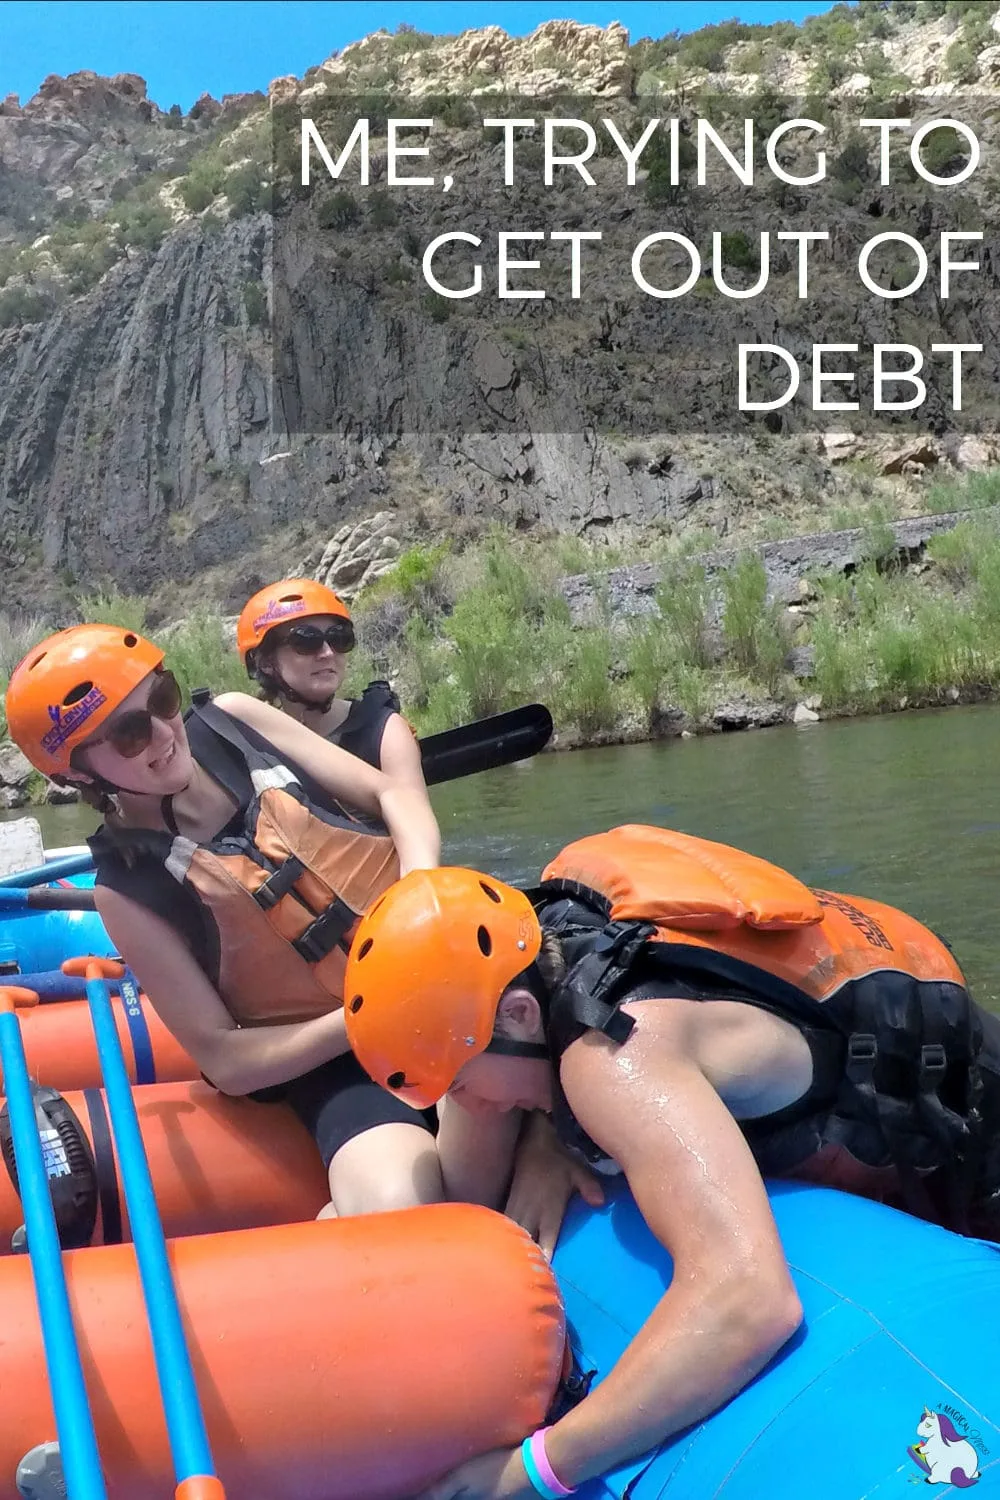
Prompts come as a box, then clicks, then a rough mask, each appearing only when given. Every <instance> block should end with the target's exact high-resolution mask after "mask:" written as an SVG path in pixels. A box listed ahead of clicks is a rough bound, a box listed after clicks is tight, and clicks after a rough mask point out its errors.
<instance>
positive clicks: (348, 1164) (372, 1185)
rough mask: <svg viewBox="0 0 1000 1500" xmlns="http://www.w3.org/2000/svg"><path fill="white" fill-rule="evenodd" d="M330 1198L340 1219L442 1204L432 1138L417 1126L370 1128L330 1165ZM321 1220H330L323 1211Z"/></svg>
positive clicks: (398, 1124) (442, 1195)
mask: <svg viewBox="0 0 1000 1500" xmlns="http://www.w3.org/2000/svg"><path fill="white" fill-rule="evenodd" d="M330 1197H331V1199H332V1205H331V1206H332V1208H333V1211H334V1213H335V1214H336V1215H337V1216H338V1217H340V1218H347V1217H348V1216H349V1215H352V1214H372V1213H385V1212H388V1211H389V1210H391V1209H394V1208H415V1207H416V1206H417V1205H418V1204H421V1203H441V1202H443V1200H444V1186H443V1184H442V1181H441V1164H440V1162H439V1161H438V1154H437V1147H436V1145H435V1143H434V1137H433V1136H432V1135H431V1134H430V1133H429V1132H428V1131H426V1130H423V1129H422V1128H421V1127H420V1126H419V1125H403V1124H401V1123H392V1124H387V1125H375V1126H373V1127H372V1129H371V1130H366V1131H364V1132H363V1133H362V1134H361V1135H356V1136H355V1137H354V1138H353V1140H350V1141H347V1142H346V1144H345V1145H343V1146H341V1148H340V1150H339V1151H338V1152H337V1154H336V1156H335V1157H334V1158H333V1160H332V1161H331V1163H330ZM322 1216H324V1217H327V1218H329V1217H331V1215H330V1214H329V1212H328V1211H327V1210H326V1209H324V1210H323V1214H322Z"/></svg>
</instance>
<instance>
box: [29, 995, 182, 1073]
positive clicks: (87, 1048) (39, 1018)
mask: <svg viewBox="0 0 1000 1500" xmlns="http://www.w3.org/2000/svg"><path fill="white" fill-rule="evenodd" d="M111 1005H112V1009H113V1011H114V1016H115V1024H116V1026H117V1029H118V1038H119V1040H120V1042H121V1044H122V1051H123V1053H124V1054H125V1066H126V1068H127V1069H128V1075H129V1078H130V1079H131V1081H132V1082H133V1083H143V1084H145V1083H178V1082H181V1081H182V1080H184V1079H190V1078H198V1077H199V1074H200V1070H199V1069H198V1067H197V1066H196V1065H195V1063H194V1062H192V1060H191V1058H190V1057H189V1056H188V1055H187V1053H186V1052H185V1051H184V1048H183V1047H182V1046H181V1045H180V1043H179V1042H177V1041H175V1040H174V1038H173V1036H171V1034H170V1032H169V1031H168V1030H167V1028H166V1027H165V1026H164V1024H163V1022H162V1021H161V1020H160V1018H159V1016H158V1015H157V1014H156V1011H155V1010H154V1009H153V1007H152V1005H151V1004H150V1003H149V1001H148V1000H147V999H146V996H145V995H141V994H139V993H138V991H137V990H133V989H132V987H131V986H130V987H129V994H128V996H127V997H125V998H122V997H120V996H118V995H114V996H112V1000H111ZM18 1016H19V1018H20V1021H21V1036H22V1037H23V1039H24V1051H25V1055H26V1057H27V1060H28V1072H29V1073H30V1074H31V1076H32V1078H34V1079H35V1080H36V1082H38V1083H42V1084H46V1085H47V1086H48V1087H49V1088H54V1089H60V1090H63V1089H89V1088H100V1085H101V1065H100V1062H99V1060H98V1056H97V1043H96V1041H95V1040H94V1028H93V1025H92V1024H91V1020H90V1007H89V1005H88V1004H87V1002H86V1000H53V1001H48V1002H46V1003H45V1004H44V1005H34V1006H31V1007H28V1008H25V1009H21V1008H20V1007H18Z"/></svg>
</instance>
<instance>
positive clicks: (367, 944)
mask: <svg viewBox="0 0 1000 1500" xmlns="http://www.w3.org/2000/svg"><path fill="white" fill-rule="evenodd" d="M372 941H373V940H372V939H371V938H365V940H364V942H363V943H362V944H361V947H360V948H359V949H358V961H359V962H360V961H361V959H363V958H366V957H367V955H368V954H369V953H370V952H371V951H372Z"/></svg>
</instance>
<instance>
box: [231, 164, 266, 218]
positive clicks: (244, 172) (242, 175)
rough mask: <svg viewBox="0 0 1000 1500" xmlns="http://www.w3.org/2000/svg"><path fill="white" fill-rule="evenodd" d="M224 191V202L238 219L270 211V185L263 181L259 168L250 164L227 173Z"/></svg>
mask: <svg viewBox="0 0 1000 1500" xmlns="http://www.w3.org/2000/svg"><path fill="white" fill-rule="evenodd" d="M225 191H226V201H227V203H228V204H229V207H230V209H231V210H232V213H233V215H234V216H235V217H236V218H238V219H242V218H244V217H245V216H246V215H247V214H255V213H261V212H263V213H268V212H270V210H271V206H272V201H271V199H272V195H271V185H270V183H269V182H267V181H265V179H264V175H263V171H262V169H261V167H259V166H255V165H254V164H253V163H252V162H247V163H246V164H245V165H244V166H242V167H237V168H236V169H235V170H234V171H232V172H230V173H229V176H228V177H227V178H226V187H225Z"/></svg>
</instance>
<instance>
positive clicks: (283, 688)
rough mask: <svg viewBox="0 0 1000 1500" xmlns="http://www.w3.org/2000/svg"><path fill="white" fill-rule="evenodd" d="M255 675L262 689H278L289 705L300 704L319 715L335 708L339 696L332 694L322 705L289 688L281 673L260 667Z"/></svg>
mask: <svg viewBox="0 0 1000 1500" xmlns="http://www.w3.org/2000/svg"><path fill="white" fill-rule="evenodd" d="M253 675H254V677H255V678H256V680H257V681H258V682H259V683H260V685H261V687H266V688H270V687H274V688H277V690H278V692H279V693H280V694H281V696H282V697H283V698H287V699H288V701H289V703H300V704H301V705H302V707H303V708H311V709H313V710H314V712H316V713H318V714H327V713H329V712H330V709H331V707H332V706H333V700H334V698H336V696H337V694H336V692H332V693H331V694H330V696H329V698H324V700H323V702H322V703H317V702H316V700H315V699H314V698H304V697H303V696H302V694H301V693H297V692H296V691H295V689H294V688H293V687H289V685H288V683H287V682H286V681H285V679H284V678H283V677H282V675H281V673H280V672H264V671H262V670H261V668H260V667H257V668H256V669H255V671H254V674H253Z"/></svg>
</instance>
